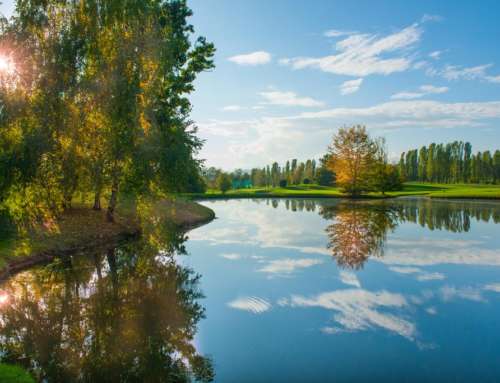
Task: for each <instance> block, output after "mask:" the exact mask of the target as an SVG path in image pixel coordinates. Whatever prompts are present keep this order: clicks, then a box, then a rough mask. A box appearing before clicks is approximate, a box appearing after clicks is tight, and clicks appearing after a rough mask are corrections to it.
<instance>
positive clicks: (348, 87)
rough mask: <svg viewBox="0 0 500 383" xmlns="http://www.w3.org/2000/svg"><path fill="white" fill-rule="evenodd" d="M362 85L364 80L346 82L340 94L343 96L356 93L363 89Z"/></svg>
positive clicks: (341, 87)
mask: <svg viewBox="0 0 500 383" xmlns="http://www.w3.org/2000/svg"><path fill="white" fill-rule="evenodd" d="M362 83H363V79H362V78H358V79H356V80H349V81H345V82H343V83H342V85H341V86H340V93H341V94H343V95H346V94H352V93H356V92H357V91H358V90H359V88H360V87H361V84H362Z"/></svg>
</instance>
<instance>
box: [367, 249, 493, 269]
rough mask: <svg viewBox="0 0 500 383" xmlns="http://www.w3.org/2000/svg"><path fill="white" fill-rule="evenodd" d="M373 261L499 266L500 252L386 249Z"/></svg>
mask: <svg viewBox="0 0 500 383" xmlns="http://www.w3.org/2000/svg"><path fill="white" fill-rule="evenodd" d="M373 260H374V261H377V262H382V263H385V264H387V265H408V266H430V265H439V264H458V265H491V266H500V251H498V249H485V248H474V247H470V248H461V249H456V250H452V251H450V250H445V249H443V250H438V251H433V250H432V249H426V250H425V251H424V250H422V249H402V250H397V251H396V250H394V249H388V250H387V251H386V253H385V255H384V257H382V258H373Z"/></svg>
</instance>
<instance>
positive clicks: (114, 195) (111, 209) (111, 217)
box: [106, 175, 118, 222]
mask: <svg viewBox="0 0 500 383" xmlns="http://www.w3.org/2000/svg"><path fill="white" fill-rule="evenodd" d="M117 199H118V176H117V175H115V176H114V177H113V184H112V185H111V197H110V199H109V205H108V211H107V214H106V218H107V219H108V222H115V209H116V202H117Z"/></svg>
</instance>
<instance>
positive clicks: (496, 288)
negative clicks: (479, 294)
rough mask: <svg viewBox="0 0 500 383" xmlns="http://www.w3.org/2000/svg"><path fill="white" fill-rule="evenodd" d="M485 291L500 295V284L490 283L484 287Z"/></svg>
mask: <svg viewBox="0 0 500 383" xmlns="http://www.w3.org/2000/svg"><path fill="white" fill-rule="evenodd" d="M484 289H485V290H487V291H494V292H497V293H500V283H490V284H489V285H486V286H484Z"/></svg>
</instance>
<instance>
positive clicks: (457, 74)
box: [428, 64, 500, 83]
mask: <svg viewBox="0 0 500 383" xmlns="http://www.w3.org/2000/svg"><path fill="white" fill-rule="evenodd" d="M492 66H493V64H483V65H477V66H473V67H463V66H458V65H446V66H445V67H444V69H442V70H430V71H428V74H429V75H440V76H442V77H444V78H445V79H447V80H450V81H454V80H483V81H487V82H491V83H500V75H495V76H491V75H489V74H488V73H487V70H488V69H489V68H491V67H492Z"/></svg>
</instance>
